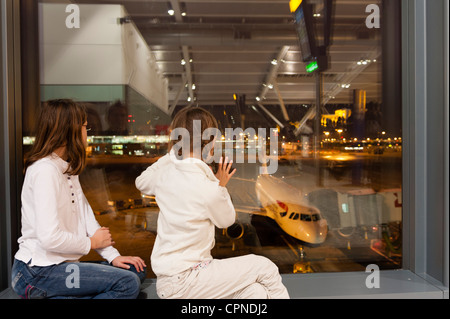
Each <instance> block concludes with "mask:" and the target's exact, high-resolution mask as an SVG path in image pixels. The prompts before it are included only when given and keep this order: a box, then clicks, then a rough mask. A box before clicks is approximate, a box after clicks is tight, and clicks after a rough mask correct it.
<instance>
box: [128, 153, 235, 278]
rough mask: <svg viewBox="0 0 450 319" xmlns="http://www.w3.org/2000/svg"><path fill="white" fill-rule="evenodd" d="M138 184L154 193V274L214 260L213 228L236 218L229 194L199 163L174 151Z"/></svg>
mask: <svg viewBox="0 0 450 319" xmlns="http://www.w3.org/2000/svg"><path fill="white" fill-rule="evenodd" d="M136 187H137V188H138V189H139V190H140V191H141V192H142V193H143V194H146V195H155V198H156V202H157V204H158V206H159V209H160V213H159V217H158V228H157V233H158V234H157V237H156V241H155V245H154V247H153V252H152V256H151V265H152V269H153V271H154V273H155V274H156V275H157V276H174V275H176V274H178V273H181V272H183V271H185V270H187V269H189V268H191V267H193V266H195V265H196V264H198V263H200V262H202V261H207V260H212V256H211V249H212V248H213V247H214V244H215V239H214V236H215V227H214V226H217V227H218V228H227V227H229V226H231V225H233V223H234V222H235V220H236V212H235V210H234V207H233V204H232V203H231V198H230V195H229V194H228V191H227V189H226V188H225V187H222V186H219V180H218V179H217V178H216V177H215V176H214V174H213V172H212V170H211V168H210V167H209V166H208V165H206V164H205V163H204V162H203V161H201V160H198V159H194V158H189V159H185V160H178V159H177V158H176V157H175V155H174V153H173V151H172V152H170V153H169V154H167V155H166V156H164V157H162V158H161V159H159V160H158V161H157V162H156V163H155V164H153V165H152V166H150V167H149V168H148V169H147V170H146V171H144V172H143V173H142V174H141V176H139V177H138V178H137V179H136Z"/></svg>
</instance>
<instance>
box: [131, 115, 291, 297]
mask: <svg viewBox="0 0 450 319" xmlns="http://www.w3.org/2000/svg"><path fill="white" fill-rule="evenodd" d="M195 120H197V121H198V120H200V121H201V132H204V130H205V129H207V128H217V122H216V120H215V118H214V117H213V116H212V115H211V114H210V113H209V112H207V111H205V110H203V109H201V108H185V109H183V110H181V111H180V112H179V113H178V114H177V115H176V116H175V118H174V120H173V122H172V125H171V130H174V129H175V128H180V127H181V128H185V129H187V131H188V132H189V136H190V137H191V142H190V145H193V144H194V143H193V142H192V136H193V134H194V132H193V131H194V128H193V126H194V125H193V123H194V122H193V121H195ZM197 123H198V122H197ZM212 140H213V139H212ZM207 142H211V141H207ZM173 144H174V141H172V142H171V145H173ZM204 145H205V143H203V145H202V148H203V146H204ZM175 148H176V147H171V150H170V152H169V154H167V155H166V156H164V157H162V158H161V159H159V160H158V161H157V162H156V163H155V164H153V165H152V166H150V167H149V168H148V169H147V170H146V171H145V172H143V173H142V175H141V176H139V177H138V178H137V179H136V187H137V188H138V189H139V190H140V191H141V192H142V193H143V194H146V195H154V196H155V197H156V201H157V203H158V206H159V208H160V213H159V218H158V228H157V237H156V241H155V245H154V247H153V252H152V256H151V264H152V269H153V271H154V273H155V274H156V276H157V284H156V289H157V293H158V296H159V297H160V298H163V299H166V298H171V299H174V298H181V299H190V298H199V299H216V298H226V299H231V298H240V299H266V298H274V299H287V298H289V294H288V292H287V290H286V288H285V286H284V285H283V284H282V281H281V276H280V274H279V271H278V267H277V266H276V265H275V264H274V263H273V262H272V261H270V260H269V259H267V258H265V257H262V256H256V255H247V256H242V257H236V258H229V259H223V260H218V259H213V257H212V256H211V249H212V248H213V247H214V244H215V239H214V236H215V227H218V228H227V227H229V226H231V225H233V224H234V222H235V219H236V212H235V210H234V207H233V204H232V202H231V199H230V195H229V194H228V191H227V189H226V188H225V186H226V184H227V183H228V181H229V180H230V178H231V177H232V176H233V174H234V173H235V172H236V170H233V171H232V172H230V169H231V163H232V161H230V162H228V160H227V159H225V161H224V162H222V161H220V163H219V169H218V172H217V173H216V175H215V174H214V173H213V171H212V169H211V168H210V167H209V166H208V165H207V164H206V163H205V162H204V161H203V160H201V159H200V158H195V157H194V155H193V154H196V152H195V151H194V150H193V147H192V146H191V147H190V152H187V153H188V155H187V156H184V157H182V156H181V157H180V153H179V152H176V150H175ZM200 157H201V156H200Z"/></svg>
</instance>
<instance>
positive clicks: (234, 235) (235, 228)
mask: <svg viewBox="0 0 450 319" xmlns="http://www.w3.org/2000/svg"><path fill="white" fill-rule="evenodd" d="M225 235H226V236H227V237H228V238H229V239H231V240H237V239H241V238H242V237H243V236H244V225H242V223H240V222H236V223H234V224H233V225H231V226H230V227H228V228H227V229H226V230H225Z"/></svg>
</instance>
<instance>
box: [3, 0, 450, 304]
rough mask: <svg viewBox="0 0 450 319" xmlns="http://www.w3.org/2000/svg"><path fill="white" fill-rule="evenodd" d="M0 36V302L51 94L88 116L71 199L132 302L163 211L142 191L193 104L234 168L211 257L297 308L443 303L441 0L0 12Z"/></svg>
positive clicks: (227, 0) (96, 1)
mask: <svg viewBox="0 0 450 319" xmlns="http://www.w3.org/2000/svg"><path fill="white" fill-rule="evenodd" d="M0 34H1V50H0V61H1V63H0V70H1V72H0V73H1V79H0V84H1V87H0V98H1V101H2V103H1V113H0V114H1V115H0V132H1V134H0V136H1V138H0V153H1V156H0V199H1V200H0V299H17V298H19V297H18V296H17V295H16V294H15V293H14V292H13V290H12V289H11V267H12V264H13V262H14V256H15V254H16V252H17V250H18V247H19V244H18V239H19V238H20V237H21V226H22V221H21V206H22V205H21V192H22V184H23V182H24V159H25V157H26V155H27V153H28V152H29V150H30V149H31V147H32V145H33V143H34V142H35V139H36V129H37V128H36V121H37V116H38V114H39V111H40V108H41V107H42V105H43V104H44V103H45V102H46V101H49V100H54V99H72V100H74V101H75V102H77V103H80V104H83V105H84V107H85V109H86V111H87V122H88V123H87V132H88V136H87V148H86V156H87V166H86V168H85V169H84V171H83V173H82V174H81V175H80V176H79V180H80V184H81V186H82V188H83V192H84V194H85V196H86V198H87V200H88V202H89V204H90V206H91V207H92V210H93V212H94V215H95V218H96V220H97V221H98V223H99V224H100V225H102V226H105V227H109V229H110V230H111V233H112V234H113V237H114V239H115V241H116V245H115V247H116V248H117V249H118V250H119V251H120V252H121V253H122V255H127V256H128V255H133V256H139V257H141V258H142V259H144V260H145V261H146V263H147V266H148V271H147V278H146V280H145V282H144V284H143V293H142V294H141V295H140V297H142V298H148V299H156V298H158V297H157V295H156V292H155V290H156V288H155V282H156V275H155V274H154V273H153V271H152V269H151V264H150V256H151V254H152V250H153V245H154V244H155V240H156V237H157V234H158V232H157V226H158V216H159V207H158V198H157V197H156V198H155V196H149V195H146V194H141V193H140V191H139V190H138V189H137V188H136V186H135V180H136V178H137V177H138V176H139V175H140V174H141V173H142V172H143V171H145V170H146V169H147V168H148V167H149V166H151V165H153V164H154V163H155V162H157V161H158V160H159V159H160V158H161V157H163V156H165V155H166V154H167V153H168V152H169V151H170V140H171V136H170V135H171V131H170V124H171V122H172V119H173V118H174V116H175V115H176V114H177V113H178V112H179V111H180V110H182V109H183V108H185V107H190V108H196V107H200V108H204V109H206V110H207V111H209V112H210V113H211V114H213V115H214V117H215V118H216V120H217V123H218V129H217V130H216V135H215V139H214V142H213V146H214V152H215V159H218V158H219V157H220V156H221V155H224V156H228V157H229V158H233V160H234V163H233V167H234V168H236V174H235V175H234V176H233V178H232V179H231V180H230V182H229V183H228V185H227V190H228V193H229V194H230V197H231V201H232V203H233V206H234V209H235V211H236V222H235V223H234V225H232V226H230V227H228V228H226V229H219V228H216V229H215V245H214V248H213V249H212V251H211V254H212V256H213V258H217V259H224V258H231V257H238V256H243V255H247V254H256V255H262V256H265V257H267V258H269V259H270V260H271V261H273V262H274V263H275V264H276V265H277V266H278V268H279V270H280V273H281V275H282V278H283V283H284V284H285V285H286V287H287V289H288V291H289V294H290V296H291V298H292V299H303V298H368V299H371V298H432V299H448V298H449V292H448V287H449V241H450V240H449V196H448V194H449V99H448V97H449V90H448V87H449V81H448V80H449V51H448V50H449V42H448V39H449V1H447V0H303V1H302V0H291V1H289V0H239V1H236V0H214V1H213V0H139V1H134V0H114V1H101V0H73V1H72V0H71V1H69V0H51V1H50V0H17V1H16V0H1V5H0ZM199 138H201V137H199ZM208 138H209V137H208ZM211 169H212V170H213V171H214V170H215V169H216V167H215V165H214V162H212V163H211ZM99 260H101V257H100V256H99V255H98V254H97V253H96V252H95V251H91V252H90V253H89V254H88V255H86V256H84V257H83V258H82V259H80V261H81V262H83V261H99Z"/></svg>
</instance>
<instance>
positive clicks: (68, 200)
mask: <svg viewBox="0 0 450 319" xmlns="http://www.w3.org/2000/svg"><path fill="white" fill-rule="evenodd" d="M67 167H68V163H67V162H66V161H64V160H62V159H61V158H60V157H58V156H57V155H56V154H54V153H53V154H52V155H50V156H48V157H46V158H43V159H40V160H38V161H36V162H35V163H33V164H32V165H31V166H30V167H28V169H27V172H26V174H25V180H24V184H23V189H22V236H21V237H20V238H19V240H18V242H19V251H18V252H17V253H16V255H15V258H16V259H18V260H21V261H23V262H25V263H28V262H29V261H30V260H31V266H50V265H57V264H60V263H62V262H64V261H76V260H78V259H79V258H81V257H82V256H84V255H86V254H88V253H89V251H90V249H91V241H90V239H89V237H92V236H93V235H94V234H95V232H96V231H97V230H98V229H99V228H100V225H99V224H98V222H97V221H96V219H95V216H94V213H93V211H92V208H91V207H90V205H89V203H88V201H87V199H86V197H85V196H84V193H83V190H82V188H81V185H80V182H79V179H78V176H70V175H68V174H64V172H65V171H66V170H67ZM97 252H98V253H99V254H100V255H101V256H102V257H103V258H105V259H106V260H107V261H108V262H112V261H113V260H114V259H115V258H116V257H118V256H120V254H119V252H118V251H117V250H116V249H115V248H114V247H112V246H110V247H107V248H104V249H98V250H97Z"/></svg>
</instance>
